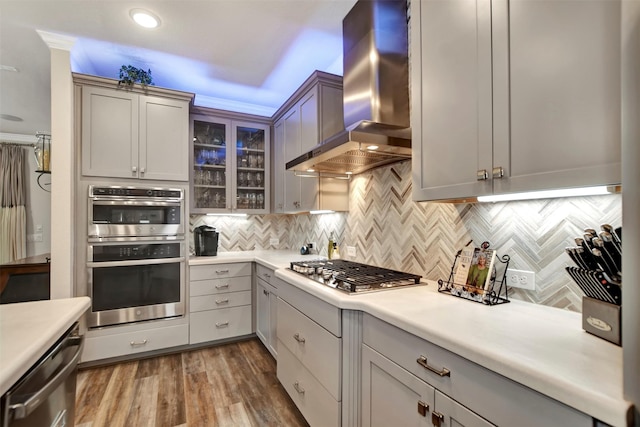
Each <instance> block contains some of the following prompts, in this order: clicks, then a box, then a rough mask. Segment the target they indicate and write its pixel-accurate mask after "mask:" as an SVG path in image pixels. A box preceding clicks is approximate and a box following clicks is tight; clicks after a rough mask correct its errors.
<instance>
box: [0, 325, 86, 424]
mask: <svg viewBox="0 0 640 427" xmlns="http://www.w3.org/2000/svg"><path fill="white" fill-rule="evenodd" d="M83 339H84V338H83V337H82V336H80V335H79V334H78V324H77V323H76V324H75V325H74V326H72V327H71V328H70V329H69V330H68V331H67V332H66V333H65V334H64V336H63V337H62V338H61V339H60V340H58V342H56V344H54V345H53V347H52V348H51V349H50V350H49V351H48V352H47V353H46V354H45V355H44V356H43V357H42V358H41V359H40V360H39V361H38V363H37V364H36V365H35V366H34V367H33V368H31V370H29V372H27V373H26V374H25V375H24V376H23V377H22V378H21V379H20V380H19V381H18V383H17V384H16V385H14V386H13V387H12V388H11V389H10V390H9V391H8V392H7V393H6V394H5V395H4V396H2V402H1V405H0V406H1V410H2V412H1V413H0V418H1V419H2V423H1V425H2V426H3V427H33V426H51V427H62V426H67V425H73V424H74V412H75V400H76V373H77V365H78V360H79V358H80V353H81V351H82V346H83V343H84V341H83Z"/></svg>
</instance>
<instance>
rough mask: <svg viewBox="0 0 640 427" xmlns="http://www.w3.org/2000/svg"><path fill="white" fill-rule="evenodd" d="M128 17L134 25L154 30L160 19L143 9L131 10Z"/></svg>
mask: <svg viewBox="0 0 640 427" xmlns="http://www.w3.org/2000/svg"><path fill="white" fill-rule="evenodd" d="M129 15H130V16H131V19H133V20H134V21H135V23H136V24H138V25H140V26H141V27H144V28H156V27H157V26H158V25H160V18H158V17H157V16H156V15H154V14H153V13H151V12H149V11H146V10H143V9H132V10H131V12H129Z"/></svg>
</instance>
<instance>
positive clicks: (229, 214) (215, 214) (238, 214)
mask: <svg viewBox="0 0 640 427" xmlns="http://www.w3.org/2000/svg"><path fill="white" fill-rule="evenodd" d="M207 216H237V217H246V216H247V214H246V213H208V214H207Z"/></svg>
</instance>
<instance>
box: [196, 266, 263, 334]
mask: <svg viewBox="0 0 640 427" xmlns="http://www.w3.org/2000/svg"><path fill="white" fill-rule="evenodd" d="M189 271H190V283H189V318H190V320H189V344H197V343H201V342H207V341H216V340H221V339H226V338H233V337H237V336H242V335H248V334H250V333H251V316H252V310H251V304H252V296H251V277H252V276H251V273H252V267H251V263H237V264H214V265H198V266H191V267H190V270H189Z"/></svg>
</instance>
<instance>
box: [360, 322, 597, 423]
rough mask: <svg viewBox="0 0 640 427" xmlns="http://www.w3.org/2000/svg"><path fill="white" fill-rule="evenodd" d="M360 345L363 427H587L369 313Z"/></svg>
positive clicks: (576, 416) (583, 419)
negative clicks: (405, 426) (407, 426)
mask: <svg viewBox="0 0 640 427" xmlns="http://www.w3.org/2000/svg"><path fill="white" fill-rule="evenodd" d="M362 343H363V344H362V376H361V385H362V392H361V393H362V394H361V408H362V420H363V422H362V425H363V426H365V427H368V426H383V425H416V426H417V425H431V424H432V423H433V424H434V425H436V426H467V427H468V426H490V425H499V426H518V427H528V426H530V427H536V426H551V425H557V426H563V427H564V426H584V427H588V426H592V425H593V419H592V418H591V417H590V416H588V415H587V414H584V413H582V412H580V411H577V410H575V409H573V408H570V407H568V406H566V405H564V404H563V403H560V402H558V401H556V400H554V399H551V398H549V397H547V396H545V395H543V394H541V393H538V392H537V391H534V390H532V389H530V388H528V387H525V386H523V385H522V384H519V383H517V382H515V381H512V380H510V379H508V378H506V377H503V376H501V375H499V374H497V373H495V372H493V371H491V370H489V369H486V368H484V367H482V366H480V365H478V364H476V363H473V362H471V361H469V360H467V359H464V358H462V357H460V356H458V355H457V354H454V353H451V352H450V351H448V350H445V349H444V348H442V347H439V346H437V345H434V344H433V343H431V342H429V341H426V340H424V339H422V338H419V337H417V336H415V335H412V334H410V333H408V332H406V331H403V330H402V329H399V328H397V327H395V326H393V325H390V324H388V323H386V322H383V321H382V320H380V319H377V318H375V317H373V316H371V315H368V314H365V315H364V316H363V329H362ZM423 414H424V415H423Z"/></svg>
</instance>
